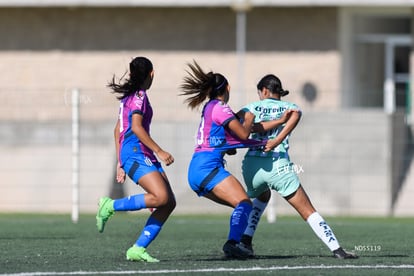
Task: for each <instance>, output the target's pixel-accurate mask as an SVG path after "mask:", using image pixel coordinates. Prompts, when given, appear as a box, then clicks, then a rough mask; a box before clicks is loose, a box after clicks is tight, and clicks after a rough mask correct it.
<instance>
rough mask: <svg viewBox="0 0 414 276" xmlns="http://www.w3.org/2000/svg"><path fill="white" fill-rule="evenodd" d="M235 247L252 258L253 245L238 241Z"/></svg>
mask: <svg viewBox="0 0 414 276" xmlns="http://www.w3.org/2000/svg"><path fill="white" fill-rule="evenodd" d="M237 247H238V248H239V249H240V250H241V251H243V252H244V253H246V255H247V257H248V258H253V257H254V251H253V246H252V245H251V244H245V243H243V242H240V243H239V244H237Z"/></svg>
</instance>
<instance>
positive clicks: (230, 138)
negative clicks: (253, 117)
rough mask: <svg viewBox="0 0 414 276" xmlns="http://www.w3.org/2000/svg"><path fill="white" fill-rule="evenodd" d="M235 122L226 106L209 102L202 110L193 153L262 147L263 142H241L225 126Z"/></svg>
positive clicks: (231, 112)
mask: <svg viewBox="0 0 414 276" xmlns="http://www.w3.org/2000/svg"><path fill="white" fill-rule="evenodd" d="M231 120H237V118H236V116H235V115H234V112H233V111H232V110H231V108H230V107H229V105H228V104H226V103H223V102H222V101H220V100H211V101H209V102H208V103H206V105H205V106H204V108H203V112H202V116H201V123H200V126H199V128H198V133H197V141H196V142H197V144H196V148H195V152H206V151H207V152H213V151H219V152H223V151H226V150H228V149H234V148H246V147H255V146H262V145H264V144H265V142H263V141H257V140H252V139H248V140H241V139H240V138H238V137H237V136H236V135H233V134H232V133H231V132H230V131H229V130H228V129H226V128H225V126H226V125H227V124H228V123H229V122H230V121H231Z"/></svg>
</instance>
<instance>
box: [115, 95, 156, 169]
mask: <svg viewBox="0 0 414 276" xmlns="http://www.w3.org/2000/svg"><path fill="white" fill-rule="evenodd" d="M133 114H140V115H142V117H143V119H142V126H143V127H144V129H145V130H146V132H147V133H148V134H149V133H150V124H151V119H152V114H153V113H152V107H151V104H150V102H149V100H148V97H147V93H146V92H145V91H144V90H140V91H137V92H136V93H134V94H132V95H130V96H128V97H126V98H124V99H122V100H121V103H120V107H119V125H120V129H119V132H120V137H119V145H120V149H119V154H120V156H119V161H120V162H121V166H122V164H123V161H125V160H126V158H127V157H128V155H130V154H136V153H141V154H144V155H145V156H147V157H148V158H149V159H150V160H151V161H152V162H157V159H156V157H155V155H154V153H153V152H152V150H151V149H149V148H148V147H147V146H145V145H144V144H143V143H141V141H140V140H139V138H138V137H137V136H136V135H135V134H134V133H133V132H132V129H131V122H132V115H133Z"/></svg>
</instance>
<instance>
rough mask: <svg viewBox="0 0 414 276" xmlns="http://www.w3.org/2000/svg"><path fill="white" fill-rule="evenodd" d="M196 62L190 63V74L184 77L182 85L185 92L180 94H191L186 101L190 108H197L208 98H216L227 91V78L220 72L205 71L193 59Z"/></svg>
mask: <svg viewBox="0 0 414 276" xmlns="http://www.w3.org/2000/svg"><path fill="white" fill-rule="evenodd" d="M193 62H194V64H190V63H188V64H187V65H188V67H189V68H190V71H188V70H187V71H186V72H187V73H188V76H186V77H184V82H183V84H182V85H181V89H182V90H183V93H181V94H180V96H190V97H188V98H187V99H185V102H186V103H187V104H188V106H189V107H190V108H192V109H193V108H196V107H197V106H199V105H200V104H201V103H202V102H204V100H205V99H206V98H209V99H210V100H211V99H215V98H217V97H218V96H221V95H224V94H225V93H226V92H227V85H228V81H227V79H226V78H225V77H224V76H223V75H222V74H219V73H213V72H211V71H210V72H208V73H205V72H204V71H203V69H201V67H200V66H199V65H198V64H197V62H195V61H193Z"/></svg>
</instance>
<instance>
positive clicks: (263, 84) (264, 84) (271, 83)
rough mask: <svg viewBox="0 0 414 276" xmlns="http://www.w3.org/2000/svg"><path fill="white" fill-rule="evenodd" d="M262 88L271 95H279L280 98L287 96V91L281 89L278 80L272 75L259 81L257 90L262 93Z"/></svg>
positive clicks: (280, 83)
mask: <svg viewBox="0 0 414 276" xmlns="http://www.w3.org/2000/svg"><path fill="white" fill-rule="evenodd" d="M263 88H267V89H269V91H270V92H271V93H277V94H280V96H286V95H287V94H289V91H288V90H284V89H283V87H282V82H281V81H280V79H279V78H278V77H276V76H275V75H273V74H269V75H266V76H264V77H263V78H262V79H261V80H260V81H259V83H258V84H257V89H258V90H260V91H262V89H263Z"/></svg>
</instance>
